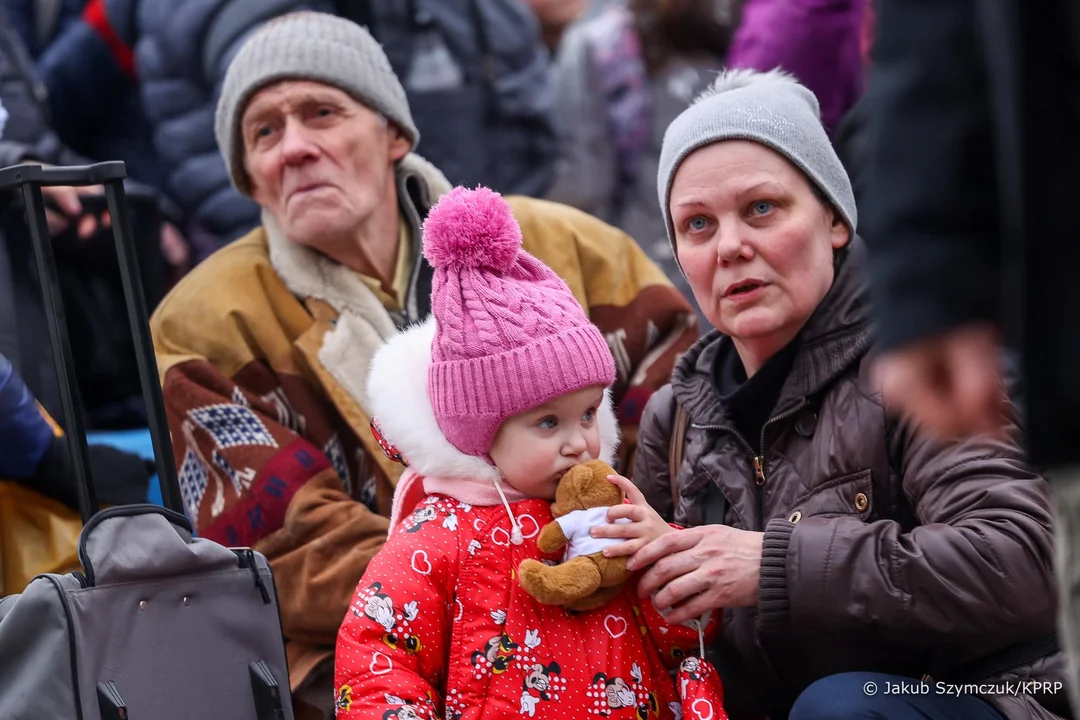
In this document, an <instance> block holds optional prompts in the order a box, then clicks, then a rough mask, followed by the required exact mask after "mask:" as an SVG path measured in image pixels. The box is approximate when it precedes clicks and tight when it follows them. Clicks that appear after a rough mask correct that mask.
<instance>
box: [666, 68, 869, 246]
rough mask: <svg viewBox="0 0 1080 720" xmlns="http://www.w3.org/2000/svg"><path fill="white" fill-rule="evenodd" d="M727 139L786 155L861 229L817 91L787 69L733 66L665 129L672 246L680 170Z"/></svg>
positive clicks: (668, 216)
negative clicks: (699, 151)
mask: <svg viewBox="0 0 1080 720" xmlns="http://www.w3.org/2000/svg"><path fill="white" fill-rule="evenodd" d="M723 140H752V141H754V142H759V143H761V144H762V145H765V146H766V147H768V148H771V149H772V150H775V151H776V152H778V153H780V154H781V155H783V156H784V157H785V158H787V159H788V160H789V161H790V162H792V163H793V164H794V165H795V166H796V167H797V168H799V169H800V170H802V171H803V172H804V173H805V174H806V176H807V177H808V178H809V179H810V181H811V182H813V183H814V184H815V185H817V186H818V188H820V189H821V191H822V192H823V193H824V194H825V196H826V197H827V198H828V199H829V201H830V202H831V203H832V204H833V206H834V207H835V208H836V211H837V212H839V213H840V216H841V217H842V218H843V219H844V222H846V223H847V225H848V227H850V228H851V232H852V234H854V233H855V226H856V221H857V219H858V211H857V210H856V209H855V195H854V194H853V193H852V191H851V180H849V179H848V175H847V171H846V170H845V169H844V166H843V165H842V164H841V163H840V158H839V157H837V155H836V151H835V150H833V146H832V143H831V142H829V137H828V135H827V134H826V132H825V128H824V127H823V126H822V124H821V111H820V108H819V106H818V101H817V97H815V96H814V93H812V92H811V91H810V90H809V89H807V88H806V87H804V86H803V85H800V84H799V82H798V81H797V80H796V79H795V78H794V77H793V76H791V75H789V74H788V73H785V72H782V71H781V70H772V71H770V72H765V73H763V72H758V71H755V70H743V69H739V70H727V71H725V72H723V73H721V74H720V76H719V77H718V78H717V79H716V80H715V81H714V82H713V83H712V85H710V86H709V88H708V89H707V90H705V91H704V92H703V93H702V94H701V95H700V96H699V97H698V98H697V99H696V100H695V101H694V102H693V104H692V105H690V107H688V108H687V109H686V110H684V111H683V112H682V114H680V115H679V116H678V117H677V118H675V120H674V121H673V122H672V123H671V125H669V126H668V129H667V132H665V133H664V144H663V148H662V149H661V151H660V169H659V173H658V175H657V182H656V184H657V189H658V190H659V193H660V208H661V210H662V211H663V213H664V224H665V225H666V227H667V235H668V241H669V242H670V243H671V249H672V252H675V229H674V227H673V226H672V224H671V211H670V202H671V183H672V181H673V180H674V179H675V173H676V172H677V171H678V169H679V165H681V164H682V161H683V160H685V159H686V157H687V156H688V155H689V154H690V153H692V152H694V151H695V150H697V149H698V148H701V147H704V146H706V145H711V144H713V143H716V142H721V141H723ZM675 257H676V259H678V253H677V252H676V254H675Z"/></svg>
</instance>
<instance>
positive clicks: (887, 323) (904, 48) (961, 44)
mask: <svg viewBox="0 0 1080 720" xmlns="http://www.w3.org/2000/svg"><path fill="white" fill-rule="evenodd" d="M976 5H977V3H971V2H940V1H939V0H914V1H909V0H904V1H903V2H899V1H898V0H879V2H878V4H877V13H878V17H877V38H876V40H875V45H874V63H873V67H872V71H871V72H872V75H871V80H870V90H869V94H868V101H869V102H870V106H869V107H868V108H866V116H867V118H868V121H867V124H868V128H867V137H868V140H867V147H866V158H867V159H866V163H867V166H866V167H865V168H862V169H860V170H859V171H858V173H857V174H858V175H859V176H860V177H865V178H873V182H867V183H865V187H864V188H863V190H862V193H861V195H860V197H859V225H860V227H859V231H860V234H861V235H862V236H863V237H865V238H866V240H867V242H868V243H869V245H870V247H871V248H873V252H871V253H870V272H871V276H872V282H871V283H870V287H871V288H872V290H873V292H874V295H875V298H874V299H875V302H874V307H875V308H876V309H877V316H878V322H877V327H878V328H879V333H878V339H877V342H878V344H879V346H880V347H881V348H882V349H884V350H889V349H893V348H897V347H902V346H904V345H907V344H908V343H911V342H914V341H916V340H919V339H921V338H925V337H931V336H933V335H937V334H939V333H942V332H945V331H948V330H950V329H952V328H954V327H957V326H960V325H964V324H967V323H972V322H978V321H987V320H989V321H996V320H999V319H1000V318H999V314H1000V306H1001V303H1000V301H999V300H998V299H997V295H998V288H999V287H1000V282H999V278H1000V277H1001V271H1000V269H999V263H1000V258H999V257H998V255H999V249H1000V247H999V245H1000V231H1001V228H1000V227H999V223H998V220H997V217H998V216H997V214H996V213H995V212H993V211H992V210H988V208H990V207H993V206H994V205H995V204H996V203H997V188H998V179H997V173H996V172H995V167H996V162H997V160H998V159H996V158H995V156H994V153H992V152H989V151H988V150H987V148H992V147H993V146H994V143H993V140H994V138H993V136H992V129H991V125H990V118H991V115H992V108H991V104H990V97H989V94H988V89H987V83H988V79H987V77H986V71H985V70H984V69H983V68H982V67H980V65H981V62H982V55H983V54H984V52H985V51H984V49H983V48H982V47H980V44H979V42H978V39H977V37H976V35H975V32H976V28H977V27H978V23H977V18H976V17H975V10H976ZM945 67H947V68H948V72H942V68H945Z"/></svg>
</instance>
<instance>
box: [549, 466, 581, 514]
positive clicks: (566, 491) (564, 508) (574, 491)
mask: <svg viewBox="0 0 1080 720" xmlns="http://www.w3.org/2000/svg"><path fill="white" fill-rule="evenodd" d="M589 479H590V472H589V469H588V468H587V467H585V465H575V466H574V467H572V468H570V469H569V470H567V471H566V473H565V474H564V475H563V476H562V479H561V480H559V486H558V487H557V488H556V489H555V502H554V503H552V504H551V514H552V516H553V517H562V516H563V515H565V514H567V513H569V512H573V511H574V510H584V509H585V508H587V507H588V505H582V504H581V489H582V487H583V486H584V485H586V484H587V483H588V482H589Z"/></svg>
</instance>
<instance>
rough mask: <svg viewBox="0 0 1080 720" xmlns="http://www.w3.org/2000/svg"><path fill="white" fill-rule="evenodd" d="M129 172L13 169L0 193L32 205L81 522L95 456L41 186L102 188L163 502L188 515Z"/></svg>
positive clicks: (99, 167) (89, 511)
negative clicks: (128, 190)
mask: <svg viewBox="0 0 1080 720" xmlns="http://www.w3.org/2000/svg"><path fill="white" fill-rule="evenodd" d="M126 177H127V171H126V169H125V166H124V163H123V162H120V161H111V162H102V163H95V164H93V165H79V166H70V167H45V166H41V165H15V166H12V167H7V168H2V169H0V190H5V189H7V190H20V191H21V192H22V196H23V201H24V202H25V205H26V215H27V224H28V225H29V229H30V238H31V240H32V241H33V245H34V255H35V257H36V259H37V266H38V274H39V276H40V279H41V290H42V293H41V294H42V299H43V301H44V305H45V315H46V317H47V319H48V325H49V337H50V338H51V340H52V345H53V355H54V361H55V364H56V373H57V380H58V381H59V385H60V401H61V404H62V406H63V411H64V416H65V421H66V426H67V440H68V447H69V449H70V452H71V459H72V465H73V470H74V472H75V479H76V490H77V496H78V500H79V512H80V513H81V514H82V519H83V522H84V523H85V522H87V521H89V519H90V517H91V516H92V515H93V514H94V513H95V512H97V507H98V504H97V496H96V493H95V492H94V487H93V478H92V476H91V472H90V454H89V449H88V448H87V443H86V423H85V421H84V418H83V408H82V401H81V398H80V395H79V389H78V385H77V383H76V381H75V378H76V374H75V358H74V357H72V354H71V343H70V340H69V338H68V331H67V323H66V319H65V315H64V304H63V299H62V297H61V292H60V280H59V275H58V273H57V270H56V258H55V256H54V255H53V250H52V242H51V238H50V235H49V227H48V223H47V222H46V219H45V202H44V198H43V197H42V194H41V188H43V187H55V186H89V185H102V186H104V188H105V200H106V203H107V206H108V209H109V215H110V218H111V225H112V230H113V239H114V240H115V244H116V256H117V260H118V261H119V265H120V278H121V282H122V284H123V287H124V297H125V299H126V300H127V310H128V322H129V325H130V326H131V335H132V338H133V339H134V345H135V357H136V361H137V364H138V367H139V381H140V386H141V388H142V394H143V398H144V399H145V401H146V408H147V413H148V420H149V425H150V436H151V439H152V440H153V445H154V456H155V463H156V465H157V472H158V483H159V485H160V487H161V497H162V501H163V503H164V505H165V507H167V508H168V509H170V510H173V511H175V512H177V513H180V514H181V515H183V514H184V503H183V499H182V498H181V494H180V483H179V481H178V479H177V474H176V464H175V461H174V458H173V449H172V440H171V438H170V436H169V423H168V419H167V417H166V415H165V402H164V400H163V398H162V395H161V385H160V383H159V381H158V373H157V362H156V360H155V356H154V344H153V341H152V339H151V337H150V325H149V312H148V310H147V307H146V296H145V295H144V294H143V287H142V276H141V275H140V273H139V261H138V258H137V256H136V251H135V242H134V239H133V238H132V235H131V225H130V220H129V217H128V205H127V199H126V196H125V194H124V179H125V178H126Z"/></svg>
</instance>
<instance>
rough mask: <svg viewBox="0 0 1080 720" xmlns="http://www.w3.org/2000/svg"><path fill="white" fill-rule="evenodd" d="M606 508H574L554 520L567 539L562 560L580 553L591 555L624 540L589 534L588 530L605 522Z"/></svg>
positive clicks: (622, 520)
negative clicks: (595, 536) (596, 536)
mask: <svg viewBox="0 0 1080 720" xmlns="http://www.w3.org/2000/svg"><path fill="white" fill-rule="evenodd" d="M608 509H609V508H606V507H596V508H589V509H588V510H574V511H572V512H568V513H567V514H565V515H563V516H562V517H561V518H557V519H556V520H555V522H557V523H559V527H561V528H562V531H563V535H565V536H566V539H567V541H568V542H567V543H566V552H565V554H564V555H563V562H567V561H570V560H573V559H574V558H576V557H578V556H580V555H592V554H593V553H598V552H601V551H602V550H603V549H604V548H606V547H610V546H612V545H618V544H619V543H621V542H625V541H624V540H622V539H621V538H594V537H593V536H591V535H590V534H589V531H590V530H592V529H593V528H594V527H596V526H597V525H606V524H607V511H608ZM615 522H617V523H628V522H630V520H628V519H627V518H620V519H618V520H616V521H615Z"/></svg>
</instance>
